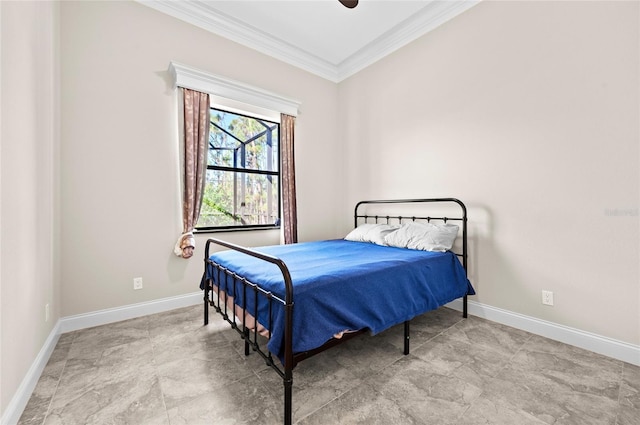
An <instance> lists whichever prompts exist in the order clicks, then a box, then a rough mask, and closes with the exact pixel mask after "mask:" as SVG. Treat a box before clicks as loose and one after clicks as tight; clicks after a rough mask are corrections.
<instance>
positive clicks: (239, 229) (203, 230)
mask: <svg viewBox="0 0 640 425" xmlns="http://www.w3.org/2000/svg"><path fill="white" fill-rule="evenodd" d="M251 230H280V226H228V227H203V228H199V229H194V231H193V233H194V234H196V235H198V234H201V233H202V234H205V233H220V232H247V231H251Z"/></svg>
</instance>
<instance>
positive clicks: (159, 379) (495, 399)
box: [20, 306, 640, 425]
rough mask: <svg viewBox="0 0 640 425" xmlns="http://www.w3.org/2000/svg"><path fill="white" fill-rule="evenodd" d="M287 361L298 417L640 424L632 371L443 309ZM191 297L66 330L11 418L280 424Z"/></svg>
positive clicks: (272, 378)
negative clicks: (159, 309) (152, 311)
mask: <svg viewBox="0 0 640 425" xmlns="http://www.w3.org/2000/svg"><path fill="white" fill-rule="evenodd" d="M411 331H412V333H411V344H412V347H411V354H410V355H408V356H404V355H402V349H401V347H402V327H401V326H400V327H395V328H392V329H389V330H388V331H386V332H383V333H381V334H379V335H376V336H373V337H372V336H368V335H363V336H360V337H358V338H355V339H353V340H351V341H349V342H347V343H345V344H342V345H340V346H338V347H335V348H333V349H331V350H328V351H325V352H324V353H321V354H319V355H317V356H315V357H312V358H310V359H308V360H305V361H304V362H302V363H301V364H300V365H299V366H298V367H297V368H296V369H295V371H294V390H293V391H294V392H293V416H294V422H295V423H297V424H306V425H309V424H322V425H325V424H367V425H372V424H381V425H391V424H402V425H404V424H437V425H447V424H451V425H453V424H455V425H464V424H505V425H507V424H508V425H520V424H532V425H534V424H538V425H542V424H575V425H590V424H593V425H596V424H597V425H632V424H635V425H639V424H640V367H637V366H634V365H630V364H627V363H624V362H621V361H618V360H613V359H611V358H607V357H603V356H601V355H597V354H594V353H591V352H588V351H584V350H581V349H578V348H575V347H571V346H568V345H564V344H561V343H557V342H554V341H551V340H548V339H545V338H542V337H538V336H535V335H532V334H529V333H526V332H523V331H520V330H517V329H513V328H509V327H507V326H503V325H500V324H496V323H493V322H489V321H486V320H483V319H479V318H476V317H469V318H468V319H462V318H461V315H460V313H459V312H457V311H453V310H449V309H447V308H441V309H439V310H436V311H433V312H430V313H427V314H425V315H424V316H421V317H419V318H416V319H414V321H413V322H412V328H411ZM243 352H244V351H243V344H242V342H241V341H240V340H239V338H238V335H237V334H236V332H235V331H233V330H231V329H230V328H229V326H228V325H227V324H226V323H224V322H223V321H222V320H221V319H220V318H219V317H218V316H217V315H215V316H212V323H211V324H210V325H209V326H206V327H205V326H202V315H201V307H200V306H196V307H188V308H183V309H178V310H173V311H170V312H166V313H161V314H156V315H151V316H146V317H142V318H138V319H133V320H127V321H124V322H119V323H115V324H110V325H105V326H99V327H95V328H91V329H84V330H80V331H76V332H71V333H67V334H63V335H62V336H61V337H60V340H59V341H58V344H57V346H56V348H55V350H54V352H53V354H52V356H51V359H50V360H49V363H48V365H47V366H46V368H45V370H44V372H43V374H42V377H41V378H40V380H39V382H38V385H37V387H36V389H35V391H34V393H33V395H32V397H31V399H30V400H29V403H28V405H27V407H26V409H25V411H24V413H23V415H22V418H21V419H20V424H25V425H27V424H29V425H32V424H47V425H49V424H83V425H84V424H136V425H146V424H149V425H155V424H163V425H166V424H170V425H176V424H194V425H199V424H203V425H204V424H225V425H226V424H260V425H262V424H265V425H269V424H281V423H282V410H283V407H282V381H281V380H280V378H279V377H278V375H277V374H276V373H275V372H274V371H273V370H271V369H270V368H268V367H266V366H265V365H264V362H263V361H261V360H260V358H259V357H258V356H257V355H256V354H255V353H254V354H252V355H250V356H249V357H245V356H244V354H243Z"/></svg>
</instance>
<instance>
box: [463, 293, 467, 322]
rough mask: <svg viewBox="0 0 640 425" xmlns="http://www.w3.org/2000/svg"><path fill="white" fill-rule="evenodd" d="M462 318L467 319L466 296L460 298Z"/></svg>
mask: <svg viewBox="0 0 640 425" xmlns="http://www.w3.org/2000/svg"><path fill="white" fill-rule="evenodd" d="M462 317H464V318H465V319H466V318H467V296H466V295H465V296H464V297H463V298H462Z"/></svg>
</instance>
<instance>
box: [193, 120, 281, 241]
mask: <svg viewBox="0 0 640 425" xmlns="http://www.w3.org/2000/svg"><path fill="white" fill-rule="evenodd" d="M279 130H280V125H279V124H278V123H275V122H271V121H267V120H264V119H259V118H254V117H250V116H246V115H241V114H237V113H233V112H228V111H223V110H220V109H215V108H211V124H210V132H209V150H208V158H207V174H206V181H205V187H204V196H203V199H202V208H201V210H200V218H199V219H198V224H197V226H196V228H197V229H198V230H225V229H251V228H265V227H269V228H274V227H278V226H279V225H280V184H279V183H280V155H279V153H280V143H279V142H280V131H279Z"/></svg>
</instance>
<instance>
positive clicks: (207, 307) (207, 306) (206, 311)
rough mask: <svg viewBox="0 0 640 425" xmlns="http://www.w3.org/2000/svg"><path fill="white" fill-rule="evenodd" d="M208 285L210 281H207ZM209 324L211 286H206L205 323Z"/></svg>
mask: <svg viewBox="0 0 640 425" xmlns="http://www.w3.org/2000/svg"><path fill="white" fill-rule="evenodd" d="M207 285H208V283H207ZM208 324H209V287H208V286H207V287H205V290H204V325H205V326H207V325H208Z"/></svg>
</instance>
